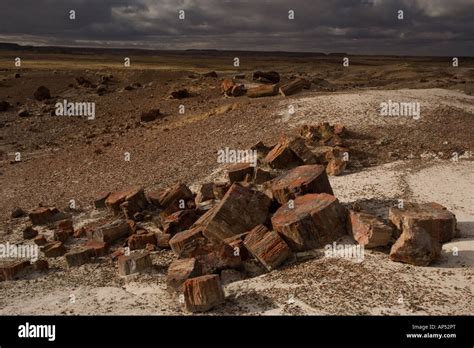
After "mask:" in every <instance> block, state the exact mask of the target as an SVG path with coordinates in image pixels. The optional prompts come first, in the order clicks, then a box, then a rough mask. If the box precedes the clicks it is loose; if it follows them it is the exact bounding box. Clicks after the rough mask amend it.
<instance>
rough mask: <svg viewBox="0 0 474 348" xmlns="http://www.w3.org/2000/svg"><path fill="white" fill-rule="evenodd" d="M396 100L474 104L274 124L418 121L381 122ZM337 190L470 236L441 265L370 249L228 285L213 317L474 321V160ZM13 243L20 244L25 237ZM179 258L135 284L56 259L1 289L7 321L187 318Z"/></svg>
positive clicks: (387, 167)
mask: <svg viewBox="0 0 474 348" xmlns="http://www.w3.org/2000/svg"><path fill="white" fill-rule="evenodd" d="M388 98H390V99H392V100H397V99H399V100H404V101H405V100H406V99H408V98H415V99H416V100H420V101H421V102H422V105H423V106H422V107H423V108H425V109H423V110H426V112H432V110H436V109H437V108H438V107H439V104H443V103H446V104H449V105H451V106H455V107H460V108H463V109H464V110H466V111H468V112H471V113H472V111H473V98H472V97H469V96H466V95H463V94H461V93H458V92H453V91H446V90H441V89H434V90H416V91H413V90H400V91H390V92H388V91H364V92H359V93H352V94H351V93H340V94H339V93H338V94H333V95H313V96H311V95H306V96H304V97H303V96H302V97H295V98H292V99H288V100H286V99H285V100H284V101H283V102H280V104H279V105H277V106H274V107H273V108H272V110H273V111H278V110H280V112H281V109H282V105H283V109H284V108H285V107H286V106H285V105H287V103H296V105H298V109H297V112H296V114H294V115H291V117H290V118H287V119H285V118H284V116H285V114H284V113H282V114H280V116H278V113H276V115H277V116H275V117H273V120H274V123H273V124H274V125H277V126H276V127H278V128H279V129H282V130H283V129H289V128H293V127H296V126H297V125H298V124H300V123H311V122H318V121H323V120H329V121H330V122H336V121H341V122H343V123H345V124H346V125H348V126H349V127H350V126H351V125H357V126H359V127H364V125H367V126H369V125H380V124H384V123H385V122H389V123H390V122H391V124H393V125H396V124H397V123H405V122H413V120H409V119H403V118H402V119H397V120H394V119H390V120H387V119H384V118H381V117H380V116H379V115H378V114H377V113H376V112H375V111H374V106H375V105H377V103H379V102H380V100H383V99H388ZM282 103H283V104H282ZM422 115H423V114H422ZM282 116H283V121H282ZM422 117H423V116H422ZM245 127H251V124H248V125H247V126H244V128H245ZM152 131H153V130H149V131H146V132H144V136H147V135H148V132H152ZM211 173H212V174H211ZM221 175H222V170H221V168H219V167H218V166H214V167H208V170H207V173H206V174H204V173H203V174H202V176H200V177H195V183H197V182H203V181H204V179H207V178H213V179H214V178H218V177H220V176H221ZM330 181H331V184H332V186H333V189H334V192H335V195H336V196H337V197H338V198H339V200H340V201H342V202H344V203H351V202H354V201H361V200H366V201H365V203H364V204H367V205H369V206H372V207H374V208H376V210H377V212H378V213H379V214H380V215H385V214H386V213H387V207H388V206H389V205H390V204H393V201H394V200H397V199H405V200H415V201H420V202H426V201H436V202H438V203H441V204H443V205H445V206H446V207H447V208H448V209H449V210H451V211H453V212H454V213H455V214H456V216H457V219H458V227H459V229H460V231H461V235H460V237H459V238H457V239H455V240H453V241H452V242H449V243H447V244H445V245H444V246H443V255H442V257H441V259H440V260H439V261H438V262H436V263H435V264H433V265H431V266H430V267H415V266H410V265H404V264H401V263H395V262H392V261H390V260H389V258H388V251H387V250H377V251H375V250H371V251H369V250H366V252H365V258H364V260H363V261H362V262H356V261H353V260H347V259H328V258H324V257H320V258H316V259H313V260H309V261H305V262H302V263H298V264H290V265H287V266H285V267H283V268H281V269H279V270H277V271H273V272H271V273H269V274H265V275H262V276H260V277H257V278H252V279H247V280H244V281H239V282H235V283H232V284H230V285H228V286H226V287H225V291H226V294H227V301H226V304H225V305H224V306H222V307H220V308H217V309H216V310H213V311H212V312H210V314H239V315H242V314H250V315H257V314H258V315H260V314H262V315H272V314H336V315H343V314H349V315H367V314H377V315H378V314H381V315H384V314H422V315H424V314H429V315H432V314H445V315H462V314H470V315H472V314H474V295H473V294H474V278H473V277H474V162H473V161H471V160H469V159H461V160H460V161H458V162H452V161H449V160H437V159H412V160H403V161H395V162H392V163H388V164H384V165H380V166H375V167H371V168H365V169H363V170H361V171H358V172H353V173H349V174H346V175H343V176H340V177H331V178H330ZM76 219H84V217H80V218H78V217H76ZM10 238H11V240H15V238H18V234H16V233H13V234H11V235H10ZM345 240H346V241H347V240H348V238H346V239H345ZM349 242H350V240H349ZM454 248H457V251H458V252H457V253H455V252H453V251H454V250H456V249H454ZM172 259H173V256H172V255H171V253H169V252H157V253H155V254H154V255H153V261H154V268H153V270H152V271H150V272H149V273H148V274H140V275H132V276H129V277H127V278H119V277H118V276H117V275H116V272H115V270H114V268H115V265H114V264H113V263H112V262H111V261H103V262H101V263H95V264H88V265H84V266H81V267H79V268H74V269H72V270H68V269H67V266H66V264H65V261H64V260H62V259H60V260H56V261H53V262H52V266H53V268H52V269H51V270H50V271H49V272H48V274H47V275H41V276H40V275H31V276H30V277H29V278H28V279H23V280H18V281H15V282H4V283H1V284H0V314H88V315H94V314H172V315H183V314H186V313H185V312H184V311H183V310H182V309H181V307H180V304H179V302H178V301H177V299H176V298H173V297H172V296H170V295H169V294H168V293H167V292H166V291H165V274H166V267H167V265H168V264H169V262H170V260H172ZM71 294H73V295H74V296H75V299H76V301H75V303H71V301H70V295H71Z"/></svg>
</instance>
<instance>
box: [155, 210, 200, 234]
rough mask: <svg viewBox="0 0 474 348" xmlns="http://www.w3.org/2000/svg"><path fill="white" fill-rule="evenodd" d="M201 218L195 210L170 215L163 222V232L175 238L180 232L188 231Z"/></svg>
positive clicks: (180, 211)
mask: <svg viewBox="0 0 474 348" xmlns="http://www.w3.org/2000/svg"><path fill="white" fill-rule="evenodd" d="M198 218H199V216H198V214H197V213H196V211H195V210H192V209H185V210H179V211H177V212H175V213H173V214H171V215H168V216H167V217H166V218H165V220H164V221H163V232H164V233H166V234H169V235H171V236H174V235H175V234H176V233H178V232H182V231H184V230H187V229H188V228H190V227H191V226H192V224H193V223H194V222H195V221H196V220H197V219H198Z"/></svg>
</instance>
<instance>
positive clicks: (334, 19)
mask: <svg viewBox="0 0 474 348" xmlns="http://www.w3.org/2000/svg"><path fill="white" fill-rule="evenodd" d="M69 10H75V11H76V16H77V18H76V20H74V21H71V20H70V19H69V18H68V15H69ZM179 10H184V11H185V19H184V20H179V18H178V11H179ZM289 10H293V11H294V12H295V19H294V20H289V19H288V11H289ZM398 10H403V11H404V19H403V20H398V19H397V11H398ZM473 23H474V1H473V0H360V1H348V0H333V1H329V0H272V1H266V0H253V1H251V0H248V1H246V0H240V1H239V0H227V1H225V0H195V1H191V0H181V1H177V0H103V1H97V0H69V1H64V0H62V1H61V0H30V1H21V0H2V13H1V14H0V41H9V42H20V43H28V44H54V45H81V46H112V47H122V46H123V47H129V46H134V47H143V48H158V49H188V48H216V49H242V50H285V51H324V52H335V51H338V52H349V53H373V54H375V53H379V54H407V55H409V54H413V55H417V54H431V55H474V52H473V51H474V25H473Z"/></svg>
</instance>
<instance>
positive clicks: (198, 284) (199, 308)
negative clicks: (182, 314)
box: [183, 274, 225, 312]
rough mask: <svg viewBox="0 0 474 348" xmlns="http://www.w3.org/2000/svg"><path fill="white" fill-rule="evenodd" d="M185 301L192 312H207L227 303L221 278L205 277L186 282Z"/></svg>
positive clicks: (216, 276) (215, 276) (213, 275)
mask: <svg viewBox="0 0 474 348" xmlns="http://www.w3.org/2000/svg"><path fill="white" fill-rule="evenodd" d="M183 293H184V301H185V306H186V309H187V310H188V311H190V312H206V311H208V310H210V309H212V308H214V307H216V306H218V305H220V304H222V303H224V301H225V295H224V290H223V289H222V285H221V282H220V280H219V276H218V275H216V274H212V275H204V276H200V277H196V278H192V279H188V280H186V281H185V282H184V291H183Z"/></svg>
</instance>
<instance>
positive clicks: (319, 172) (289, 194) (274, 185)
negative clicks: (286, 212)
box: [270, 164, 333, 204]
mask: <svg viewBox="0 0 474 348" xmlns="http://www.w3.org/2000/svg"><path fill="white" fill-rule="evenodd" d="M270 189H271V192H272V196H273V198H274V199H276V200H277V202H279V203H280V204H284V203H286V202H288V201H289V200H290V199H294V198H296V197H297V196H301V195H305V194H307V193H328V194H330V195H332V194H333V191H332V188H331V184H330V183H329V180H328V177H327V175H326V172H325V170H324V166H321V165H317V164H314V165H305V166H299V167H296V168H294V169H292V170H289V171H287V172H285V173H283V174H282V175H280V176H279V177H277V178H275V179H274V180H273V181H272V182H271V186H270Z"/></svg>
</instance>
